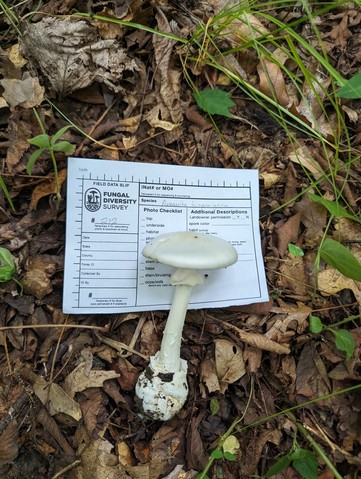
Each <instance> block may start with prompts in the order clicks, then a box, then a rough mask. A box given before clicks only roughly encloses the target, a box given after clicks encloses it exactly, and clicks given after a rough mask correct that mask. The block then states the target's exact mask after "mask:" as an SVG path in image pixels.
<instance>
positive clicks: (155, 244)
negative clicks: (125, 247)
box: [142, 231, 238, 269]
mask: <svg viewBox="0 0 361 479" xmlns="http://www.w3.org/2000/svg"><path fill="white" fill-rule="evenodd" d="M142 253H143V255H144V256H145V257H146V258H150V259H153V260H155V261H158V262H159V263H163V264H168V265H170V266H175V267H176V268H189V269H217V268H225V267H226V266H230V265H231V264H233V263H235V262H236V261H237V259H238V254H237V251H236V249H235V248H234V246H232V245H231V244H230V243H228V241H225V240H223V239H221V238H218V237H217V236H212V235H204V234H201V233H197V232H194V231H179V232H175V233H166V234H163V235H160V236H157V237H156V238H154V239H153V240H152V241H151V242H150V243H148V244H147V245H146V246H145V248H144V249H143V252H142Z"/></svg>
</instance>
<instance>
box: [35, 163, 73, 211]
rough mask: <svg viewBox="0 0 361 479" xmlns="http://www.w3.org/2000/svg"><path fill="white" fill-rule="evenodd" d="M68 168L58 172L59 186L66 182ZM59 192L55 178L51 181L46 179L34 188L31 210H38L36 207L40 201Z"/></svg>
mask: <svg viewBox="0 0 361 479" xmlns="http://www.w3.org/2000/svg"><path fill="white" fill-rule="evenodd" d="M66 173H67V171H66V169H64V170H61V171H59V173H58V183H59V188H61V185H62V184H63V183H64V181H65V179H66ZM56 193H57V184H56V180H55V178H52V179H51V181H45V182H44V183H40V184H39V185H37V186H36V187H35V188H34V189H33V193H32V195H31V201H30V210H36V207H37V205H38V203H39V201H40V200H41V199H42V198H44V197H45V196H49V195H55V194H56Z"/></svg>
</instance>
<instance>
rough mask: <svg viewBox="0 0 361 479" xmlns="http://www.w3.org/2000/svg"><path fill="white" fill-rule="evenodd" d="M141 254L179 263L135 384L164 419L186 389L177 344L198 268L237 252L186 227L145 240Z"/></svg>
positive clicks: (218, 264)
mask: <svg viewBox="0 0 361 479" xmlns="http://www.w3.org/2000/svg"><path fill="white" fill-rule="evenodd" d="M143 255H144V256H145V257H146V258H150V259H154V260H156V261H158V262H159V263H163V264H167V265H170V266H174V267H176V268H178V269H177V270H176V271H175V273H174V274H173V275H172V277H171V281H170V282H171V284H172V285H174V286H175V292H174V296H173V302H172V305H171V308H170V311H169V316H168V319H167V324H166V327H165V329H164V333H163V339H162V343H161V348H160V350H159V351H158V352H157V353H156V355H155V356H152V357H151V358H150V364H149V366H148V368H147V369H146V370H145V371H144V372H143V373H141V375H140V376H139V379H138V381H137V384H136V396H137V397H138V399H139V400H140V402H141V409H142V411H143V412H144V413H145V415H147V416H149V417H151V418H153V419H159V420H162V421H166V420H168V419H170V418H172V417H173V416H174V415H175V414H176V413H177V412H179V411H180V409H181V408H182V406H183V404H184V402H185V401H186V399H187V395H188V385H187V362H186V361H185V360H184V359H181V357H180V349H181V340H182V331H183V326H184V321H185V317H186V313H187V308H188V303H189V299H190V295H191V291H192V288H193V287H194V286H197V285H200V284H203V278H202V276H201V275H200V274H199V273H198V272H197V271H196V270H198V269H206V270H207V269H217V268H224V267H226V266H230V265H232V264H233V263H235V262H236V261H237V258H238V255H237V252H236V250H235V248H234V247H233V246H232V245H231V244H230V243H228V242H227V241H224V240H222V239H220V238H218V237H215V236H210V235H202V234H199V233H194V232H190V231H184V232H177V233H168V234H165V235H161V236H158V237H157V238H155V239H154V240H153V241H151V242H150V243H148V244H147V246H146V247H145V248H144V250H143Z"/></svg>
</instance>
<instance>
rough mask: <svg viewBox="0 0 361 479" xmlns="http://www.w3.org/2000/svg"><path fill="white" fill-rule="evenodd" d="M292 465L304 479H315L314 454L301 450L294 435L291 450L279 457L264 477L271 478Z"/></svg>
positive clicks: (315, 465) (315, 462)
mask: <svg viewBox="0 0 361 479" xmlns="http://www.w3.org/2000/svg"><path fill="white" fill-rule="evenodd" d="M289 465H292V467H293V468H294V469H296V471H297V472H298V473H299V474H300V475H301V476H302V477H304V478H305V479H317V477H318V475H317V469H318V467H317V457H316V455H315V453H314V452H312V451H309V450H307V449H302V448H301V447H300V445H299V444H298V442H297V438H296V434H295V435H294V438H293V444H292V448H291V450H290V451H289V452H288V453H287V454H285V455H284V456H282V457H280V458H279V459H278V461H277V462H276V463H275V464H273V466H271V467H270V468H269V469H268V471H267V472H266V474H265V475H264V477H272V476H274V475H276V474H278V473H279V472H281V471H283V470H284V469H286V467H288V466H289Z"/></svg>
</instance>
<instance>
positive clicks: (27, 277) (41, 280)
mask: <svg viewBox="0 0 361 479" xmlns="http://www.w3.org/2000/svg"><path fill="white" fill-rule="evenodd" d="M21 284H22V285H23V287H24V292H25V293H27V294H32V295H33V296H35V297H36V298H37V299H43V298H44V297H45V296H46V295H47V294H49V293H51V292H52V291H53V287H52V284H51V281H50V278H49V276H48V275H47V274H46V272H45V271H43V270H41V269H29V271H26V273H24V275H23V277H22V279H21Z"/></svg>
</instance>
